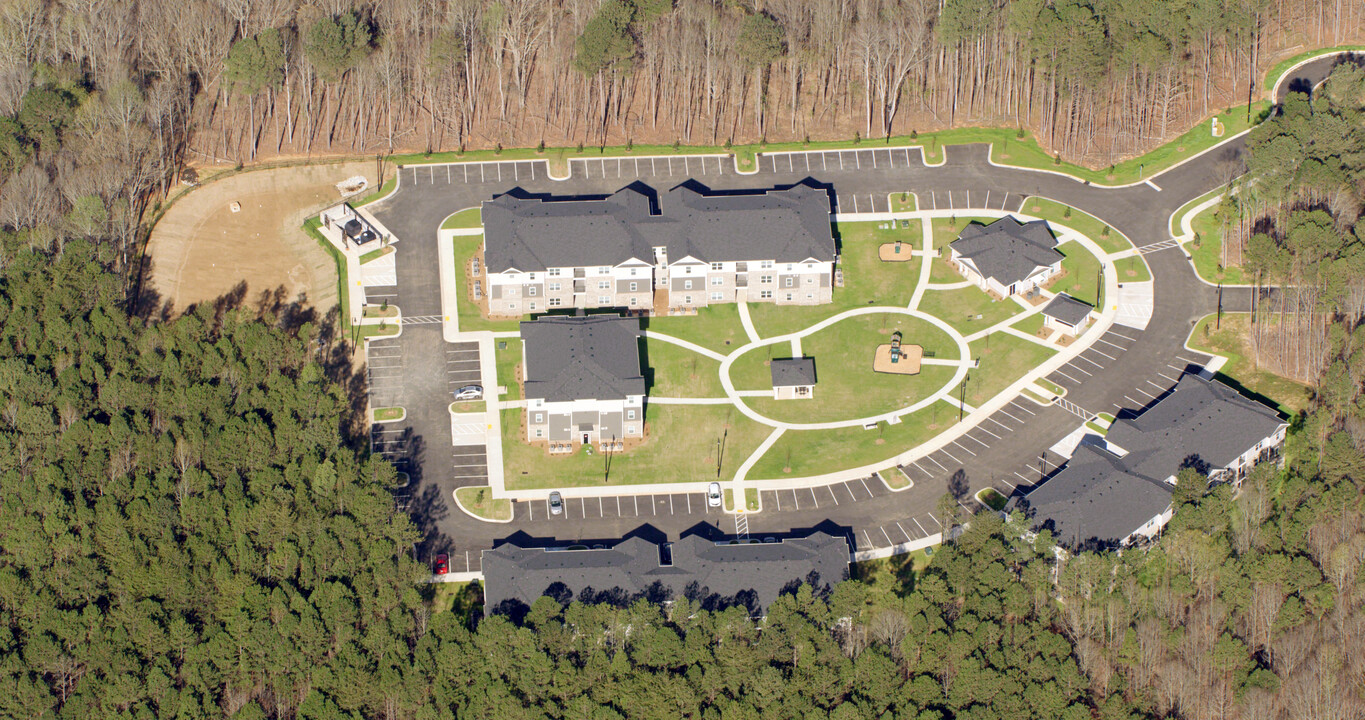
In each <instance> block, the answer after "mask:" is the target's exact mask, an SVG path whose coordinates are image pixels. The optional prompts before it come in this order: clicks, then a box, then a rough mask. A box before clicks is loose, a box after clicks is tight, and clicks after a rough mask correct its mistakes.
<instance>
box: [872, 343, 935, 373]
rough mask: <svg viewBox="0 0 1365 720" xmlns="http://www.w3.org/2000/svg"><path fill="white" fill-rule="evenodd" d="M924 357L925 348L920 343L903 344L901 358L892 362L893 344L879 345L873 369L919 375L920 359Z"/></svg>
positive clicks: (873, 359) (880, 371)
mask: <svg viewBox="0 0 1365 720" xmlns="http://www.w3.org/2000/svg"><path fill="white" fill-rule="evenodd" d="M923 357H924V348H921V347H920V346H918V345H901V346H900V359H899V360H898V361H897V362H891V345H889V344H887V345H878V346H877V354H876V355H874V356H873V358H872V370H873V371H874V372H879V373H893V374H895V375H918V374H919V366H920V359H921V358H923Z"/></svg>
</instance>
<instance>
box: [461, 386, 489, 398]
mask: <svg viewBox="0 0 1365 720" xmlns="http://www.w3.org/2000/svg"><path fill="white" fill-rule="evenodd" d="M482 398H483V388H482V387H480V386H478V385H465V386H464V387H462V388H460V389H459V390H456V391H455V399H456V400H479V399H482Z"/></svg>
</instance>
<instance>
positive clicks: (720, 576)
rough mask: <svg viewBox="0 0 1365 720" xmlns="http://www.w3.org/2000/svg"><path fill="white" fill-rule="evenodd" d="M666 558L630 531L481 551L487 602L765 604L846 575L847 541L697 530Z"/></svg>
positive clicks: (495, 606) (820, 535) (756, 608)
mask: <svg viewBox="0 0 1365 720" xmlns="http://www.w3.org/2000/svg"><path fill="white" fill-rule="evenodd" d="M670 554H671V564H670V565H663V564H661V562H660V552H659V547H658V546H656V545H654V544H652V543H650V542H648V541H646V540H643V539H641V538H631V539H628V540H626V541H624V542H622V543H620V544H619V545H617V546H615V547H613V548H609V549H602V550H543V549H536V548H529V549H528V548H521V547H517V546H515V545H503V546H502V547H498V548H494V549H492V550H485V551H483V575H484V605H485V607H487V608H488V609H489V610H490V611H498V610H499V609H500V608H505V607H506V604H507V603H509V601H510V602H511V603H518V602H519V603H522V604H525V605H528V606H529V605H530V604H531V603H533V602H535V600H536V598H538V597H540V596H542V595H555V596H559V597H560V598H561V599H564V598H572V599H580V600H585V601H603V600H607V601H613V602H621V603H625V602H629V601H631V600H632V599H634V598H635V597H648V598H650V599H653V600H668V599H676V598H679V597H687V598H689V599H691V600H693V601H697V602H700V603H701V604H702V605H703V606H709V607H726V606H729V605H736V604H739V605H746V606H748V607H749V608H750V609H751V610H752V611H753V612H755V613H758V612H761V611H762V609H764V608H766V607H768V605H769V604H771V603H772V602H773V601H774V600H776V599H777V597H778V595H779V594H781V593H782V591H783V590H785V589H788V588H791V587H794V586H796V585H799V584H800V583H802V582H807V583H809V584H812V585H814V586H816V587H817V588H823V587H824V586H827V585H833V584H835V583H838V582H840V581H842V580H844V579H845V578H846V577H847V575H848V559H849V550H848V541H847V540H845V539H844V538H842V537H835V536H832V535H829V534H827V533H824V532H817V533H814V534H813V535H810V536H809V537H804V538H795V539H787V540H783V541H782V542H776V543H748V544H736V545H729V544H724V545H717V544H716V543H715V542H713V541H710V540H707V539H705V538H702V537H698V536H695V535H693V536H689V537H686V538H683V539H682V540H679V541H678V542H676V543H673V545H672V547H671V553H670Z"/></svg>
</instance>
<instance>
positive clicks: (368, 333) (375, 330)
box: [360, 323, 401, 338]
mask: <svg viewBox="0 0 1365 720" xmlns="http://www.w3.org/2000/svg"><path fill="white" fill-rule="evenodd" d="M399 330H401V328H400V327H399V326H397V325H395V324H393V323H380V324H378V325H361V326H360V337H363V338H368V337H393V336H394V335H397V334H398V332H399Z"/></svg>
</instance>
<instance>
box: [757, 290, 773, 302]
mask: <svg viewBox="0 0 1365 720" xmlns="http://www.w3.org/2000/svg"><path fill="white" fill-rule="evenodd" d="M758 297H759V299H760V300H772V299H773V291H772V290H762V291H760V292H759V293H758Z"/></svg>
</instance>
